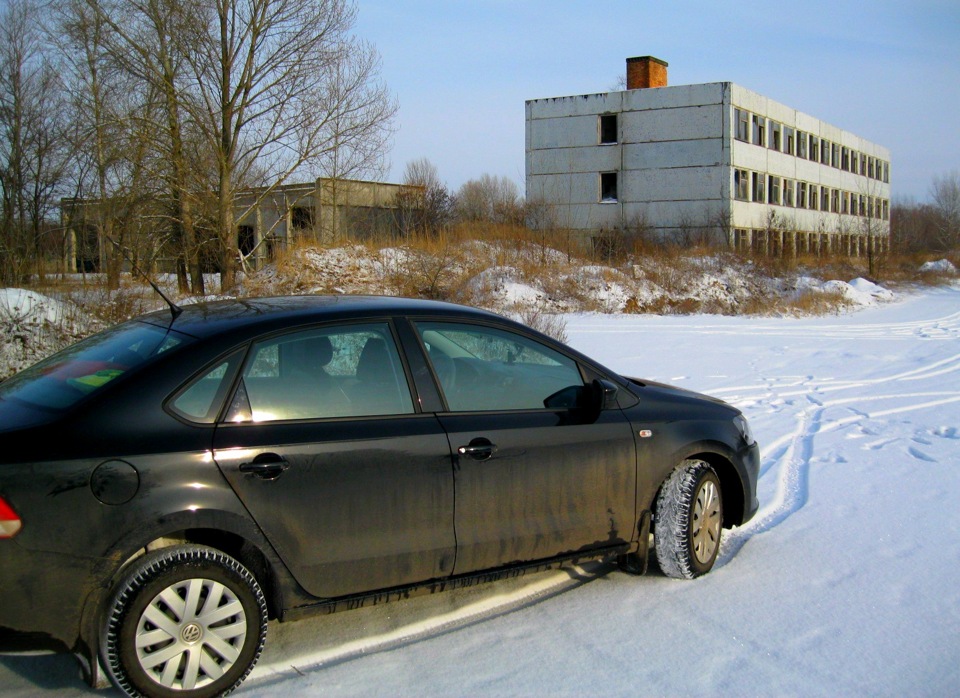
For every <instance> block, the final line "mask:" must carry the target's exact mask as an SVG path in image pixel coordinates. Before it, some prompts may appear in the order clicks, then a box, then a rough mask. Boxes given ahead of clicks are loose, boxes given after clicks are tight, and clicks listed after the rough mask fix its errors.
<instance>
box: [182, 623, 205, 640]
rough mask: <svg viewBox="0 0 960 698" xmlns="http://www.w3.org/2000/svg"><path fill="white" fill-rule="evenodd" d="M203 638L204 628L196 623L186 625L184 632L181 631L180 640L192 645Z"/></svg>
mask: <svg viewBox="0 0 960 698" xmlns="http://www.w3.org/2000/svg"><path fill="white" fill-rule="evenodd" d="M201 637H203V628H201V627H200V626H199V625H197V624H196V623H190V624H189V625H185V626H184V627H183V630H181V631H180V639H181V640H183V641H184V642H186V643H187V644H190V645H192V644H193V643H194V642H196V641H197V640H199V639H200V638H201Z"/></svg>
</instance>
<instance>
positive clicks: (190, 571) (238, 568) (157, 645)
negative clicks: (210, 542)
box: [100, 545, 267, 698]
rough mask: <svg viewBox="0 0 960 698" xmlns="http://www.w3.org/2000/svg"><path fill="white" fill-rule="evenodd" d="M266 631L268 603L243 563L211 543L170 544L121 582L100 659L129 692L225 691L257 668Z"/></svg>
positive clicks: (199, 694)
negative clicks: (202, 544)
mask: <svg viewBox="0 0 960 698" xmlns="http://www.w3.org/2000/svg"><path fill="white" fill-rule="evenodd" d="M266 633H267V605H266V600H265V599H264V595H263V592H262V591H261V589H260V585H259V584H258V583H257V580H256V579H255V578H254V577H253V575H252V574H250V572H249V571H248V570H247V569H246V568H245V567H244V566H243V565H241V564H240V563H239V562H237V561H236V560H235V559H233V558H232V557H230V556H229V555H226V554H224V553H222V552H220V551H219V550H215V549H213V548H207V547H203V546H195V545H189V546H177V547H172V548H164V549H161V550H158V551H156V552H153V553H150V554H148V555H146V556H144V557H143V558H141V559H140V560H137V561H136V562H135V563H134V564H133V567H132V568H131V571H130V572H129V573H128V574H127V575H126V576H125V577H124V578H123V579H122V581H121V582H120V583H119V584H118V585H117V587H116V589H115V592H114V596H113V598H112V600H111V602H110V605H109V606H108V607H107V609H106V614H105V618H104V624H103V630H102V637H101V643H100V653H101V661H102V663H103V664H104V665H105V666H106V669H107V672H108V673H109V674H110V677H111V680H112V681H113V683H114V684H115V685H116V686H117V687H118V688H119V689H121V690H122V691H124V692H125V693H127V694H128V695H131V696H158V697H162V698H171V697H173V696H176V697H177V698H207V697H209V696H221V695H226V694H227V693H229V692H230V691H232V690H233V689H235V688H236V687H237V686H238V685H239V684H240V682H241V681H243V680H244V678H246V676H247V674H249V673H250V670H251V669H253V665H254V664H256V661H257V659H258V658H259V657H260V651H261V650H262V649H263V643H264V641H265V640H266Z"/></svg>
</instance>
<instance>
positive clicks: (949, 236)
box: [930, 170, 960, 249]
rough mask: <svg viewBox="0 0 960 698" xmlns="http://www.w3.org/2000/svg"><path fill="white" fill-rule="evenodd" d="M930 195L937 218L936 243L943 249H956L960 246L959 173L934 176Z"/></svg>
mask: <svg viewBox="0 0 960 698" xmlns="http://www.w3.org/2000/svg"><path fill="white" fill-rule="evenodd" d="M930 194H931V198H932V199H933V206H934V209H935V210H936V212H937V217H938V225H937V229H938V231H939V235H938V240H937V242H938V243H939V244H940V246H941V247H942V248H944V249H953V248H956V247H957V246H958V244H960V171H958V170H953V171H952V172H949V173H947V174H945V175H937V176H935V177H934V178H933V185H932V186H931V188H930Z"/></svg>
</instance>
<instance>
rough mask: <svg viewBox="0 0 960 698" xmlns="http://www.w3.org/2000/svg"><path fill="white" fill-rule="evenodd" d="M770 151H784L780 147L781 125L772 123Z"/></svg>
mask: <svg viewBox="0 0 960 698" xmlns="http://www.w3.org/2000/svg"><path fill="white" fill-rule="evenodd" d="M770 150H782V148H781V147H780V124H778V123H777V122H776V121H771V122H770Z"/></svg>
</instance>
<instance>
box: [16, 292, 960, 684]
mask: <svg viewBox="0 0 960 698" xmlns="http://www.w3.org/2000/svg"><path fill="white" fill-rule="evenodd" d="M566 320H567V328H566V332H567V334H568V336H569V339H570V343H571V344H572V345H573V346H575V347H577V348H578V349H581V350H582V351H584V352H585V353H587V354H590V355H592V356H595V357H597V358H598V359H600V360H601V361H602V362H604V363H606V364H607V365H609V366H610V367H612V368H614V369H616V370H618V371H620V372H622V373H626V374H632V375H638V376H644V377H648V378H651V379H656V380H660V381H665V382H669V383H674V384H677V385H680V386H683V387H687V388H692V389H695V390H699V391H703V392H707V393H710V394H713V395H717V396H719V397H723V398H725V399H727V400H729V401H731V402H733V403H734V404H736V405H738V406H739V407H741V408H742V409H743V410H744V412H745V413H746V414H747V416H748V418H749V419H750V421H751V424H752V426H753V429H754V432H755V433H756V436H757V438H758V440H759V441H760V442H761V445H762V447H763V462H762V475H761V479H760V487H759V490H760V499H761V510H760V512H759V513H758V514H757V516H756V517H755V518H754V520H753V521H751V522H750V523H749V524H747V525H746V526H744V527H743V528H741V529H738V530H734V531H733V532H728V535H727V537H726V539H725V542H724V545H723V548H722V550H721V556H720V559H719V562H718V564H717V567H716V568H715V569H714V571H713V572H711V573H710V574H709V575H707V576H706V577H702V578H700V579H698V580H695V581H692V582H684V581H675V580H670V579H666V578H664V577H663V576H662V575H660V574H659V572H657V570H656V569H655V568H654V570H653V571H651V573H650V574H649V575H648V576H647V577H644V578H634V577H629V576H627V575H625V574H622V573H620V572H618V571H616V570H614V569H612V568H611V567H608V566H603V565H593V566H590V567H584V568H573V569H567V570H560V571H550V572H543V573H538V574H535V575H529V576H526V577H523V578H520V579H514V580H508V581H505V582H498V583H494V584H488V585H484V586H478V587H473V588H470V589H462V590H458V591H454V592H448V593H444V594H438V595H434V596H424V597H417V598H413V599H410V600H407V601H404V602H400V603H393V604H386V605H382V606H378V607H374V608H366V609H361V610H358V611H352V612H345V613H339V614H335V615H332V616H324V617H318V618H313V619H308V620H305V621H299V622H296V623H287V624H283V625H280V624H276V623H274V624H271V627H270V634H269V637H268V642H267V649H266V650H265V653H264V655H263V657H262V658H261V661H260V664H259V666H258V667H257V669H256V670H255V671H254V673H253V674H252V675H251V676H250V678H248V680H247V681H246V683H244V684H243V686H242V687H241V689H240V690H239V692H238V695H247V696H283V697H284V698H291V697H293V696H313V695H319V694H321V693H322V695H325V696H417V697H426V696H468V695H469V696H540V695H561V696H582V695H584V694H597V695H605V696H606V695H634V694H637V693H643V694H650V695H737V696H739V695H799V696H838V695H841V696H847V695H864V696H865V695H871V696H903V695H910V696H946V695H955V694H956V690H957V689H956V686H957V685H960V631H958V627H960V584H958V582H957V576H958V573H960V506H958V505H957V502H958V501H960V286H954V287H952V288H940V289H934V290H924V291H922V292H918V293H917V294H916V295H906V296H899V297H898V298H897V299H895V300H888V301H887V302H885V303H880V304H876V305H874V306H872V307H869V308H867V309H865V310H861V311H858V312H854V313H848V314H844V315H841V316H832V317H824V318H803V319H794V318H743V317H720V316H702V315H700V316H696V315H695V316H683V317H657V316H637V315H590V314H588V315H569V316H567V318H566ZM0 602H2V600H0ZM38 690H42V691H45V692H46V691H49V692H51V693H57V694H58V695H84V694H89V693H90V691H89V690H88V689H85V687H84V686H83V685H82V684H81V683H80V680H79V678H78V675H77V672H76V669H75V668H74V664H73V663H72V660H71V659H69V658H65V657H51V656H24V655H2V656H0V693H2V694H3V695H4V696H7V695H10V696H32V695H35V694H36V693H37V692H38Z"/></svg>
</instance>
